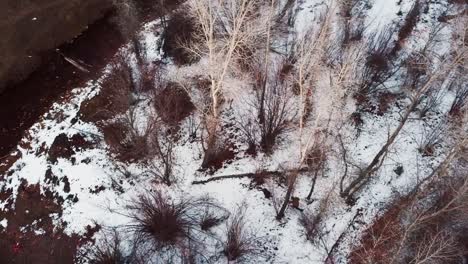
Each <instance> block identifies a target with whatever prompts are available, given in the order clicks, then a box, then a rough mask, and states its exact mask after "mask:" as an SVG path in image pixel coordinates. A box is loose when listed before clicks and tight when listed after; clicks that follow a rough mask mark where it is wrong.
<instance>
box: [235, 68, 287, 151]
mask: <svg viewBox="0 0 468 264" xmlns="http://www.w3.org/2000/svg"><path fill="white" fill-rule="evenodd" d="M284 63H285V62H284V61H281V63H279V64H278V65H276V66H268V68H267V69H266V70H267V71H268V72H265V70H264V69H263V67H264V66H263V65H261V66H260V65H258V66H256V67H255V73H254V76H255V80H254V90H255V93H256V100H255V101H254V102H253V103H252V106H253V108H254V109H255V111H254V112H250V113H248V114H247V115H245V116H243V117H242V120H241V121H240V122H239V123H238V125H239V127H240V128H241V131H242V132H243V134H244V137H245V139H246V141H247V143H248V144H249V148H250V149H251V150H252V149H256V147H257V146H260V147H261V149H262V150H263V151H264V152H265V153H271V151H272V149H273V147H274V145H275V143H276V140H277V139H278V137H279V136H280V135H281V134H282V133H284V132H285V131H286V130H287V129H288V128H289V126H290V125H291V123H292V122H293V120H294V119H295V117H296V109H295V108H294V105H293V95H292V93H291V88H290V82H289V80H288V79H287V77H285V76H284V72H283V69H284V67H283V64H284Z"/></svg>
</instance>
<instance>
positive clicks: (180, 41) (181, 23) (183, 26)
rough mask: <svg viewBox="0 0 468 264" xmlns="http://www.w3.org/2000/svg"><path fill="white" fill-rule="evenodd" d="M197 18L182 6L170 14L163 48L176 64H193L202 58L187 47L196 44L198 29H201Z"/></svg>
mask: <svg viewBox="0 0 468 264" xmlns="http://www.w3.org/2000/svg"><path fill="white" fill-rule="evenodd" d="M198 27H199V25H198V24H197V22H196V20H195V19H194V18H193V17H191V16H190V14H188V12H187V11H186V10H185V9H184V8H183V7H182V8H179V9H178V10H176V11H175V12H174V13H172V14H171V15H170V18H169V21H168V23H167V27H166V29H165V31H164V45H163V47H162V48H163V50H164V53H165V55H167V56H169V57H171V58H172V60H173V61H174V63H175V64H176V65H185V64H191V63H194V62H196V61H198V60H199V59H200V58H199V56H197V55H196V54H194V53H192V52H190V50H188V49H186V47H187V46H193V45H196V43H194V42H195V41H196V39H195V35H196V34H199V33H197V32H196V31H198V30H200V29H199V28H198Z"/></svg>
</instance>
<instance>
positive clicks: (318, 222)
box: [299, 192, 331, 243]
mask: <svg viewBox="0 0 468 264" xmlns="http://www.w3.org/2000/svg"><path fill="white" fill-rule="evenodd" d="M330 194H331V192H330V193H328V194H327V195H326V196H325V198H324V199H323V200H321V201H320V204H319V205H318V208H317V210H316V211H314V212H312V211H310V210H305V211H303V212H302V214H301V216H300V218H299V224H300V225H301V226H302V227H303V228H304V230H305V232H306V238H307V240H309V241H311V242H312V243H318V242H319V241H320V240H319V239H320V238H321V237H322V236H323V234H322V233H321V228H322V225H323V220H324V218H325V217H326V214H327V212H328V210H329V207H330V204H329V198H330Z"/></svg>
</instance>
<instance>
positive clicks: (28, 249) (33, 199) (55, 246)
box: [0, 181, 99, 264]
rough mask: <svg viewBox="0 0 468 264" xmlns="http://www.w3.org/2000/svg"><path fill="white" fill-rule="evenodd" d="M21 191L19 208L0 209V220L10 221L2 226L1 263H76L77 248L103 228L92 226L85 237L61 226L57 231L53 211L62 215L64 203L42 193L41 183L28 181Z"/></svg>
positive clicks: (0, 238)
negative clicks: (69, 233)
mask: <svg viewBox="0 0 468 264" xmlns="http://www.w3.org/2000/svg"><path fill="white" fill-rule="evenodd" d="M18 191H19V192H18V196H17V200H16V203H15V210H14V211H13V210H11V208H12V204H11V203H9V204H8V206H7V208H6V210H4V211H0V219H7V221H8V222H7V223H8V225H7V228H6V229H2V228H0V256H1V261H0V262H1V263H35V264H36V263H37V264H62V263H73V259H74V258H75V254H76V248H77V247H78V246H80V245H82V244H83V243H85V242H87V241H90V240H91V237H92V234H93V233H94V232H95V231H96V229H98V228H99V227H98V226H96V227H88V234H86V235H85V236H83V237H80V236H78V235H71V236H69V235H66V234H64V233H63V230H62V229H61V228H56V229H55V230H54V225H53V224H52V216H51V214H57V215H60V214H61V212H62V208H61V206H60V205H59V204H57V203H56V202H55V201H54V200H53V199H51V198H50V197H47V196H45V195H43V194H41V191H40V188H39V185H37V184H35V185H28V184H27V182H26V181H24V182H23V183H22V184H21V186H20V187H19V190H18ZM2 261H5V262H2Z"/></svg>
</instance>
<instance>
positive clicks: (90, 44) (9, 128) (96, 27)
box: [0, 14, 124, 158]
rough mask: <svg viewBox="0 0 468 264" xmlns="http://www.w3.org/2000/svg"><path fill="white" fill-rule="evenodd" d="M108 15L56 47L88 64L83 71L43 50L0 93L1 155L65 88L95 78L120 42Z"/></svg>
mask: <svg viewBox="0 0 468 264" xmlns="http://www.w3.org/2000/svg"><path fill="white" fill-rule="evenodd" d="M123 41H124V40H123V38H122V37H121V34H120V33H119V31H118V30H117V28H116V27H115V25H114V24H113V23H112V21H111V15H110V14H108V15H107V16H105V17H103V18H101V19H99V20H98V21H96V22H95V23H93V24H92V25H90V26H89V27H88V29H87V30H86V31H85V32H83V33H82V34H81V35H80V36H79V37H78V38H76V39H75V40H74V41H73V42H72V43H67V44H64V45H61V46H59V47H58V49H59V50H60V51H61V53H62V54H64V55H65V56H67V57H70V58H73V59H74V60H81V61H83V62H85V63H86V64H88V65H89V69H90V72H89V73H84V72H82V71H79V70H77V68H75V67H74V66H73V65H71V64H70V63H68V62H66V61H65V60H64V58H63V57H62V55H60V54H59V53H57V52H55V51H48V52H47V53H44V54H43V58H44V63H43V64H42V65H41V66H40V67H39V68H38V70H36V71H35V72H33V73H32V74H31V75H30V76H29V77H28V78H27V79H25V80H24V81H22V82H21V83H19V84H17V85H14V87H9V88H7V89H6V90H5V91H4V92H3V93H2V94H0V158H1V157H3V156H5V155H7V154H8V153H9V152H10V151H11V150H12V149H13V148H15V147H16V145H17V143H18V142H19V140H20V139H21V138H22V136H23V133H24V131H25V130H27V129H29V127H31V126H32V125H33V124H34V123H35V122H37V120H38V118H39V117H40V116H41V115H43V114H44V113H45V112H46V111H47V110H48V109H49V108H50V106H51V105H52V104H53V103H54V102H56V101H57V100H58V98H59V97H60V96H61V95H62V94H64V92H66V91H67V90H70V89H72V88H75V87H77V86H80V85H82V84H84V83H85V82H86V81H88V80H89V79H92V78H96V77H97V76H98V75H99V73H100V70H101V69H102V68H103V67H104V66H105V65H106V63H107V61H108V60H109V59H110V58H111V57H112V56H113V55H114V54H115V53H116V52H117V50H118V48H119V47H120V46H121V45H122V44H123Z"/></svg>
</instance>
